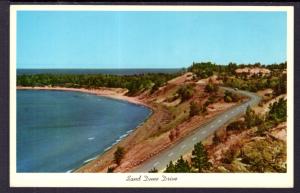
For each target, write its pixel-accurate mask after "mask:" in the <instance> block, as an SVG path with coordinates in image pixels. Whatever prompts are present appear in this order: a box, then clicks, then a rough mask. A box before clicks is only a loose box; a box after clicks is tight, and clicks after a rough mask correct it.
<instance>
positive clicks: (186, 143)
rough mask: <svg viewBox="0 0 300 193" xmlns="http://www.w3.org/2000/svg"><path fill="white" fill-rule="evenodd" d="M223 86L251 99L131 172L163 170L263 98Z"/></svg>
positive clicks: (217, 117)
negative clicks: (153, 169)
mask: <svg viewBox="0 0 300 193" xmlns="http://www.w3.org/2000/svg"><path fill="white" fill-rule="evenodd" d="M221 88H222V89H224V90H228V91H231V92H234V93H239V94H242V95H244V96H247V97H249V100H248V101H246V102H244V103H242V104H240V105H238V106H235V107H233V108H231V109H229V110H227V111H225V112H224V113H222V114H221V115H218V116H216V117H215V118H214V119H213V120H211V121H210V122H209V123H207V124H205V125H201V126H200V127H199V128H198V129H196V131H195V132H193V133H192V134H190V135H189V136H187V137H186V138H184V139H183V140H181V141H180V142H178V143H176V144H174V145H173V146H171V147H170V148H168V149H166V150H164V151H163V152H161V153H160V154H158V155H157V156H154V157H153V158H151V159H149V160H148V161H146V162H145V163H143V164H142V165H141V166H139V167H138V168H137V169H135V170H133V171H131V172H137V173H143V172H148V171H149V170H151V169H152V168H154V167H155V168H157V169H158V170H163V169H164V168H165V167H166V166H167V164H168V163H169V162H170V161H171V160H172V161H175V160H177V159H179V158H180V156H181V155H184V154H186V153H188V152H190V151H191V150H192V149H193V148H194V145H195V144H196V143H198V142H199V141H201V140H203V139H205V138H206V137H207V136H209V135H210V134H212V133H213V132H214V131H216V130H218V129H219V128H220V127H221V126H222V125H224V124H226V123H228V122H229V121H231V120H232V119H234V118H236V117H238V116H240V115H242V114H244V113H245V110H246V109H247V107H248V106H254V105H257V104H258V103H259V102H260V100H261V98H260V97H259V96H258V95H256V94H254V93H251V92H247V91H240V90H234V89H231V88H226V87H221Z"/></svg>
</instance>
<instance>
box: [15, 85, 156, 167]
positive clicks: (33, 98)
mask: <svg viewBox="0 0 300 193" xmlns="http://www.w3.org/2000/svg"><path fill="white" fill-rule="evenodd" d="M150 114H151V110H149V109H148V108H146V107H142V106H139V105H134V104H131V103H127V102H123V101H118V100H112V99H108V98H105V97H99V96H96V95H90V94H85V93H79V92H64V91H38V90H18V91H17V172H67V171H70V170H72V169H74V168H77V167H79V166H80V165H82V164H83V163H84V162H87V161H88V160H91V159H93V158H95V156H97V155H99V154H101V153H103V152H104V151H105V149H107V148H109V147H110V146H111V145H112V144H114V143H116V142H118V141H120V139H122V138H123V137H125V136H126V135H128V134H129V133H130V132H131V131H132V130H133V129H134V128H136V127H137V126H138V125H139V124H140V123H141V122H143V121H144V120H145V119H146V118H147V117H148V116H149V115H150Z"/></svg>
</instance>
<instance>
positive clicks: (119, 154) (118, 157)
mask: <svg viewBox="0 0 300 193" xmlns="http://www.w3.org/2000/svg"><path fill="white" fill-rule="evenodd" d="M124 155H125V151H124V148H123V147H120V146H118V147H117V150H116V151H115V153H114V161H115V162H116V164H118V165H120V163H121V160H122V159H123V157H124Z"/></svg>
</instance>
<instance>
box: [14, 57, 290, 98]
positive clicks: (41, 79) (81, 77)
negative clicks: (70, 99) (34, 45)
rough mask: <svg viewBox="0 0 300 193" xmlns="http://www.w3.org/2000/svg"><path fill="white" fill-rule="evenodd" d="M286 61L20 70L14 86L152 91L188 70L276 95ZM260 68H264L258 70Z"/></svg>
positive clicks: (281, 88) (280, 88) (282, 88)
mask: <svg viewBox="0 0 300 193" xmlns="http://www.w3.org/2000/svg"><path fill="white" fill-rule="evenodd" d="M286 67H287V63H286V62H283V63H280V64H271V65H262V64H260V63H255V64H247V65H245V64H240V65H237V64H235V63H229V64H228V65H218V64H214V63H211V62H201V63H193V64H192V65H191V66H190V67H188V68H187V69H183V70H182V71H180V72H177V73H145V74H138V75H122V76H118V75H111V74H50V73H49V74H33V75H30V74H23V75H18V76H17V85H18V86H29V87H36V86H60V87H67V88H98V87H111V88H126V89H128V91H129V92H128V95H135V94H138V93H139V92H142V91H144V90H149V89H150V90H151V92H154V91H156V90H157V89H158V88H159V87H161V86H163V85H164V84H165V83H166V82H167V81H169V80H171V79H172V78H174V77H176V76H179V75H181V74H182V73H184V72H186V71H189V72H193V73H194V76H195V78H197V79H203V78H208V77H210V76H213V75H217V76H218V79H219V80H222V82H223V84H224V85H225V86H228V87H234V88H239V89H242V90H249V91H252V92H256V91H258V90H262V89H265V88H272V89H273V90H274V93H275V94H276V95H279V94H281V93H285V91H286ZM259 69H264V70H259Z"/></svg>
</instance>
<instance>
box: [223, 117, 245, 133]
mask: <svg viewBox="0 0 300 193" xmlns="http://www.w3.org/2000/svg"><path fill="white" fill-rule="evenodd" d="M245 128H246V125H245V122H244V121H242V120H238V121H234V122H232V123H230V124H229V125H228V126H227V127H226V130H227V131H236V130H243V129H245Z"/></svg>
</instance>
